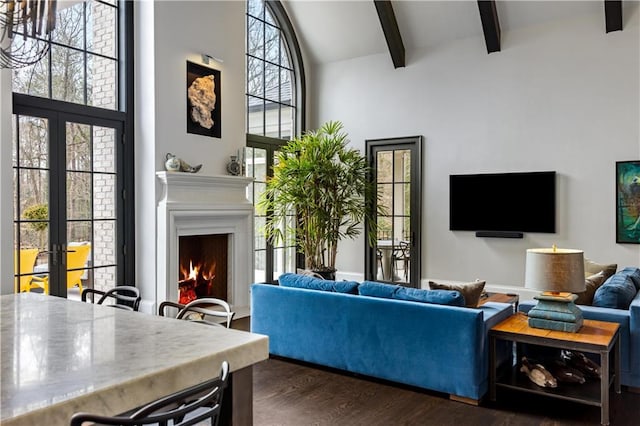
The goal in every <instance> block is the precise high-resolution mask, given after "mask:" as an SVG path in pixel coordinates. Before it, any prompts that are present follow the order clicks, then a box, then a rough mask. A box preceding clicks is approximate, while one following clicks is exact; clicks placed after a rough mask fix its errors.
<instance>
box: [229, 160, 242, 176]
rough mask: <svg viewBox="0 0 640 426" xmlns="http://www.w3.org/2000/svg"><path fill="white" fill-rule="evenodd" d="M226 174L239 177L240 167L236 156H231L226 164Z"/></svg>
mask: <svg viewBox="0 0 640 426" xmlns="http://www.w3.org/2000/svg"><path fill="white" fill-rule="evenodd" d="M227 172H229V174H230V175H232V176H239V175H240V174H241V173H242V166H241V164H240V162H239V161H238V156H237V155H232V156H231V160H230V161H229V162H228V163H227Z"/></svg>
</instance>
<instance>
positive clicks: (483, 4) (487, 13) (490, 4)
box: [478, 0, 500, 53]
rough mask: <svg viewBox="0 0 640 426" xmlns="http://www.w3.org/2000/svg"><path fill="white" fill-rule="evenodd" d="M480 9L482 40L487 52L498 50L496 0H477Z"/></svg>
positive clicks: (498, 29) (498, 28)
mask: <svg viewBox="0 0 640 426" xmlns="http://www.w3.org/2000/svg"><path fill="white" fill-rule="evenodd" d="M478 9H479V10H480V20H481V21H482V31H483V32H484V41H485V43H486V44H487V53H491V52H499V51H500V22H498V11H497V10H496V2H495V1H493V0H489V1H486V0H478Z"/></svg>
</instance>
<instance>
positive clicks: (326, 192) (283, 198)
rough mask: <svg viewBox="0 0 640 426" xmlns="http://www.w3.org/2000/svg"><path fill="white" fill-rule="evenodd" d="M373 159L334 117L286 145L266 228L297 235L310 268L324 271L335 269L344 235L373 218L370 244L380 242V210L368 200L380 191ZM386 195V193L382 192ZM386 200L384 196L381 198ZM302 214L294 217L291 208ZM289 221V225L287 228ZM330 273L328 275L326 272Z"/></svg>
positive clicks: (266, 202) (267, 197)
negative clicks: (355, 145) (351, 144)
mask: <svg viewBox="0 0 640 426" xmlns="http://www.w3.org/2000/svg"><path fill="white" fill-rule="evenodd" d="M369 176H371V168H370V167H369V165H368V163H367V159H366V158H365V157H364V156H363V155H362V154H361V153H360V151H358V150H356V149H352V148H349V147H348V139H347V134H346V133H345V132H344V131H343V126H342V123H340V122H339V121H329V122H327V123H325V124H324V125H322V127H320V129H318V130H315V131H309V132H306V133H305V134H303V135H302V136H301V137H298V138H295V139H293V140H291V141H289V142H288V143H287V144H286V145H284V146H283V147H282V148H281V149H280V150H279V153H278V155H277V164H276V166H274V168H273V177H272V178H271V179H269V180H268V181H267V186H266V190H265V191H264V192H263V193H262V196H261V200H260V202H259V208H261V209H264V210H263V211H272V212H273V214H272V215H271V216H269V217H267V220H266V223H265V233H266V236H267V238H268V240H269V241H270V242H271V243H275V244H280V243H282V242H284V243H285V244H286V245H288V244H289V239H288V238H289V236H290V235H295V237H296V241H295V243H296V245H297V248H298V251H299V252H301V253H304V257H305V265H304V266H305V269H309V270H312V271H313V272H317V273H319V274H320V275H322V276H323V277H325V278H326V277H327V276H331V275H332V273H335V262H336V256H337V252H338V241H340V240H341V239H344V238H355V237H356V236H358V235H359V234H360V232H361V226H362V225H361V224H362V223H363V222H365V218H366V219H368V220H367V222H368V223H369V225H370V226H369V229H367V231H366V235H367V237H368V239H367V240H368V242H369V244H370V245H371V246H372V247H373V246H374V245H375V244H376V226H375V224H376V220H375V218H374V214H375V212H373V211H372V209H371V208H369V206H368V205H367V203H365V202H364V200H373V199H374V197H376V196H377V195H376V191H375V186H374V184H373V182H372V181H371V179H369ZM380 196H381V194H380ZM376 204H377V205H378V206H380V208H381V211H380V212H379V214H384V213H386V212H383V211H382V206H383V204H384V203H382V202H381V201H380V200H379V202H378V203H376ZM293 211H295V212H296V213H297V216H298V219H299V220H291V212H293ZM283 224H285V226H286V229H283V228H284V227H283ZM325 273H327V275H325Z"/></svg>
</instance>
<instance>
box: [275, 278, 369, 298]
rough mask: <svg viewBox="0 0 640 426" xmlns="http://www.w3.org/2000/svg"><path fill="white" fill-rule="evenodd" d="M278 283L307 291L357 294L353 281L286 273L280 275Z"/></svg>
mask: <svg viewBox="0 0 640 426" xmlns="http://www.w3.org/2000/svg"><path fill="white" fill-rule="evenodd" d="M278 282H279V283H280V285H281V286H282V287H295V288H306V289H308V290H321V291H333V292H336V293H350V294H358V285H359V284H358V283H357V282H355V281H330V280H323V279H320V278H315V277H310V276H308V275H298V274H292V273H286V274H282V275H280V277H279V278H278Z"/></svg>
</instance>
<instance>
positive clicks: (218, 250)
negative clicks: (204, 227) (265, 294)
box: [178, 234, 229, 304]
mask: <svg viewBox="0 0 640 426" xmlns="http://www.w3.org/2000/svg"><path fill="white" fill-rule="evenodd" d="M228 239H229V235H228V234H214V235H187V236H181V237H179V244H178V245H179V247H178V250H179V251H178V253H179V255H178V258H179V268H178V269H179V272H178V274H179V275H178V303H182V304H187V303H189V302H191V301H193V300H195V299H200V298H203V297H215V298H218V299H222V300H227V265H228V261H227V251H228V249H229V241H228Z"/></svg>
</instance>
